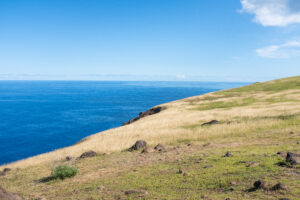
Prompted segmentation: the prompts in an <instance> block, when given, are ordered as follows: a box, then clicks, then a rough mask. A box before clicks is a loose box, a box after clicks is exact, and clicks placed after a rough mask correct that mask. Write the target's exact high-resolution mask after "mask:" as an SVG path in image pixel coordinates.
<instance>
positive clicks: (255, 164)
mask: <svg viewBox="0 0 300 200" xmlns="http://www.w3.org/2000/svg"><path fill="white" fill-rule="evenodd" d="M258 165H259V163H258V162H252V163H250V164H249V165H247V167H256V166H258Z"/></svg>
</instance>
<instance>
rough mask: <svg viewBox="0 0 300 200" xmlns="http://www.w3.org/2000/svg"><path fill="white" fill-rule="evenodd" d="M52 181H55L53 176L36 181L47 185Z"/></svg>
mask: <svg viewBox="0 0 300 200" xmlns="http://www.w3.org/2000/svg"><path fill="white" fill-rule="evenodd" d="M52 180H55V178H54V177H53V176H47V177H44V178H41V179H39V180H38V182H39V183H48V182H50V181H52Z"/></svg>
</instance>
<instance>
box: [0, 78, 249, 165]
mask: <svg viewBox="0 0 300 200" xmlns="http://www.w3.org/2000/svg"><path fill="white" fill-rule="evenodd" d="M246 84H248V83H221V82H124V81H122V82H118V81H0V152H1V153H0V165H1V164H5V163H9V162H13V161H16V160H19V159H23V158H27V157H30V156H34V155H37V154H41V153H45V152H49V151H52V150H55V149H58V148H61V147H66V146H69V145H72V144H74V143H76V142H78V141H79V140H81V139H82V138H84V137H86V136H88V135H91V134H93V133H97V132H100V131H103V130H107V129H110V128H113V127H118V126H121V125H122V124H123V123H124V122H126V121H128V120H129V119H131V118H134V117H136V116H137V115H138V114H139V112H141V111H145V110H147V109H149V108H151V107H153V106H155V105H158V104H162V103H166V102H169V101H173V100H178V99H182V98H185V97H190V96H195V95H200V94H204V93H208V92H212V91H216V90H222V89H228V88H233V87H238V86H242V85H246Z"/></svg>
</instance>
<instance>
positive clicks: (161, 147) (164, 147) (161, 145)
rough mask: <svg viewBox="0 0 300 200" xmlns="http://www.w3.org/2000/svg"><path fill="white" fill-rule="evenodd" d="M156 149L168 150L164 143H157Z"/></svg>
mask: <svg viewBox="0 0 300 200" xmlns="http://www.w3.org/2000/svg"><path fill="white" fill-rule="evenodd" d="M154 149H155V150H156V151H163V150H166V146H165V145H163V144H158V145H156V146H155V147H154Z"/></svg>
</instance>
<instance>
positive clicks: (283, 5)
mask: <svg viewBox="0 0 300 200" xmlns="http://www.w3.org/2000/svg"><path fill="white" fill-rule="evenodd" d="M241 4H242V7H243V9H242V10H241V11H242V12H248V13H252V14H254V15H255V18H254V20H255V21H256V22H257V23H260V24H262V25H263V26H287V25H290V24H295V23H300V0H241Z"/></svg>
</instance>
